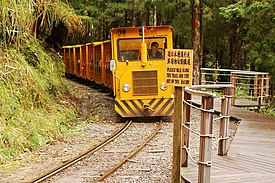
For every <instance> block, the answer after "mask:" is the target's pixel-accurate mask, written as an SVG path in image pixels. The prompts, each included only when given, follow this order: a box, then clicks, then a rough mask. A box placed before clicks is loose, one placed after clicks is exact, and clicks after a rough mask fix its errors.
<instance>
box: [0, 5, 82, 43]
mask: <svg viewBox="0 0 275 183" xmlns="http://www.w3.org/2000/svg"><path fill="white" fill-rule="evenodd" d="M0 9H1V16H0V22H1V24H0V38H1V39H2V40H3V41H2V44H4V45H6V46H9V45H11V44H17V46H18V47H19V46H20V40H21V39H23V38H24V36H25V34H28V35H33V36H34V37H38V38H40V39H42V40H43V39H45V38H47V37H48V36H49V35H50V34H51V30H52V28H53V26H54V25H56V24H58V23H60V22H62V23H63V25H65V27H66V28H67V29H68V32H69V33H72V32H73V31H74V30H78V31H79V32H81V30H82V27H81V25H82V22H81V17H80V16H76V15H75V14H74V11H73V9H71V8H70V7H69V6H68V5H67V4H65V3H63V2H62V1H60V0H45V1H33V0H22V1H17V0H11V1H7V0H2V1H1V3H0Z"/></svg>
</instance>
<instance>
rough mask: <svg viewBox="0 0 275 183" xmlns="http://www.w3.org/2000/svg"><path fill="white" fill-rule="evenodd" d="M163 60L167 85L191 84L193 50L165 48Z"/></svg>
mask: <svg viewBox="0 0 275 183" xmlns="http://www.w3.org/2000/svg"><path fill="white" fill-rule="evenodd" d="M165 61H166V84H167V85H173V86H182V87H185V86H191V85H192V70H193V50H188V49H166V50H165Z"/></svg>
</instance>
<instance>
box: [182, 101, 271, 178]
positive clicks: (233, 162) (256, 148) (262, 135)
mask: <svg viewBox="0 0 275 183" xmlns="http://www.w3.org/2000/svg"><path fill="white" fill-rule="evenodd" d="M194 100H197V101H199V98H194ZM242 102H244V101H242ZM215 109H216V110H220V105H219V101H215ZM230 115H231V116H234V117H237V118H240V119H241V123H240V126H239V128H238V130H237V132H236V135H235V137H234V140H233V142H232V144H231V147H230V149H229V151H228V155H227V156H223V157H221V156H218V155H215V156H212V162H213V164H212V167H211V182H217V183H221V182H222V183H233V182H235V183H237V182H238V183H239V182H246V183H250V182H255V183H256V182H257V183H258V182H259V183H267V182H268V183H269V182H270V183H273V182H275V118H272V117H267V116H263V115H261V114H258V113H254V112H251V111H247V110H245V109H241V108H237V107H234V106H230ZM182 177H184V178H185V179H186V180H187V181H189V182H197V179H198V166H197V165H195V164H194V163H193V162H192V161H189V166H188V167H187V168H185V167H183V168H182Z"/></svg>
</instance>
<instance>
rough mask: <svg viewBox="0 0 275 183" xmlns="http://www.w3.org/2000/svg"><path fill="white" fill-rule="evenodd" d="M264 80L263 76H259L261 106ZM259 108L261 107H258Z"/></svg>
mask: <svg viewBox="0 0 275 183" xmlns="http://www.w3.org/2000/svg"><path fill="white" fill-rule="evenodd" d="M264 78H265V75H264V74H262V75H261V83H260V100H261V104H262V103H263V98H264ZM260 108H261V106H260Z"/></svg>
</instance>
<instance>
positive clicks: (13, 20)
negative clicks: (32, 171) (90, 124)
mask: <svg viewBox="0 0 275 183" xmlns="http://www.w3.org/2000/svg"><path fill="white" fill-rule="evenodd" d="M57 6H58V7H57ZM62 7H63V8H65V9H62ZM0 8H1V14H0V20H1V24H0V37H1V40H0V163H1V162H3V161H5V160H6V159H7V158H10V157H14V156H16V155H17V154H18V153H20V152H22V151H29V150H32V149H35V148H37V147H39V146H41V145H44V144H46V143H47V142H49V141H51V140H53V139H55V138H57V137H60V136H62V135H63V133H66V131H68V130H69V129H70V128H71V127H70V126H71V124H70V123H71V121H72V120H73V119H74V118H75V116H76V111H75V108H74V106H72V105H69V104H68V103H67V102H64V100H65V99H66V98H65V95H64V93H65V92H66V91H68V89H67V87H66V85H65V84H64V82H65V80H64V79H63V75H64V64H63V62H62V60H61V59H60V58H59V57H58V56H57V55H56V54H54V53H49V51H46V50H45V49H44V45H43V42H40V41H38V40H37V39H36V38H35V36H37V37H40V38H41V39H43V37H44V36H43V35H48V34H49V33H50V32H51V29H52V27H53V25H54V24H55V23H57V22H58V21H64V24H65V25H66V26H68V27H71V29H73V27H76V26H77V25H79V24H78V23H79V22H80V21H79V19H75V18H73V17H77V16H75V15H74V14H73V12H72V10H71V9H69V7H68V6H67V5H66V6H65V4H63V3H62V2H60V1H44V2H43V3H42V2H40V1H27V0H23V1H15V0H14V1H5V0H4V1H1V2H0ZM58 8H61V10H59V9H58ZM66 8H67V9H66ZM69 18H72V19H71V20H69Z"/></svg>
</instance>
